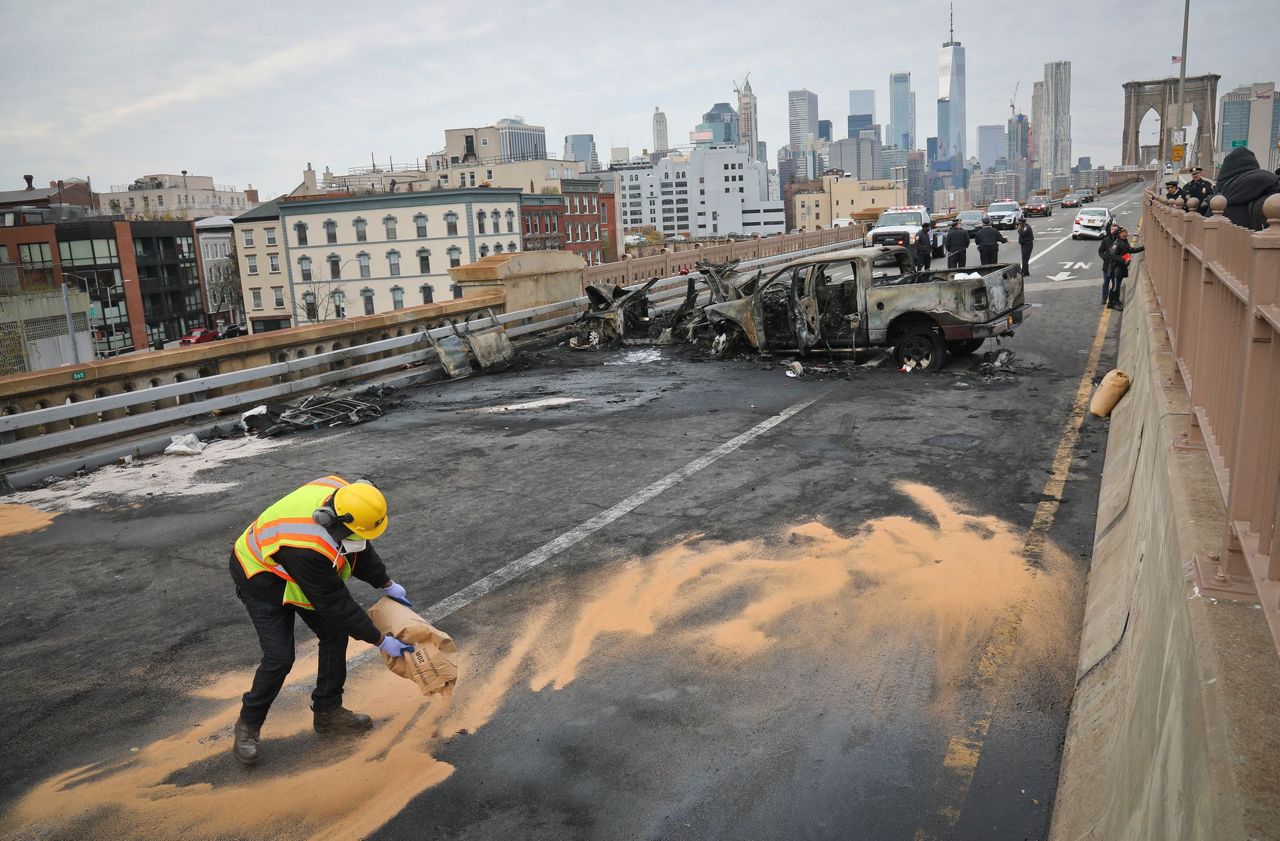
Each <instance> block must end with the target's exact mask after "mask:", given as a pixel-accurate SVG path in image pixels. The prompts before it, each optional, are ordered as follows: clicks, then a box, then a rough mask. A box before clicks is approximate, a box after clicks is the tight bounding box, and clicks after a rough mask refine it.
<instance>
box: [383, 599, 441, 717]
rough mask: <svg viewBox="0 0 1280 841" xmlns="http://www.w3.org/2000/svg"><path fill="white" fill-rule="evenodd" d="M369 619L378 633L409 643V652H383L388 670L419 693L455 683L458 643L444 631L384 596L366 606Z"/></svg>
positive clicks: (437, 692)
mask: <svg viewBox="0 0 1280 841" xmlns="http://www.w3.org/2000/svg"><path fill="white" fill-rule="evenodd" d="M369 618H370V619H372V620H373V624H374V625H376V626H377V628H378V630H379V631H381V632H382V633H384V634H389V635H390V636H393V637H395V638H396V639H398V640H400V641H401V642H407V643H409V644H410V645H412V646H413V652H412V653H408V654H405V655H404V656H402V657H388V656H387V655H386V654H385V653H384V654H383V655H382V659H383V660H384V661H385V662H386V664H387V668H389V669H390V670H391V671H393V672H395V673H396V674H398V675H400V677H405V678H409V679H410V680H412V681H413V682H415V683H416V684H418V688H419V689H421V690H422V694H423V695H438V694H440V693H441V692H444V691H445V690H446V689H449V688H450V687H452V686H453V685H454V684H455V683H457V682H458V656H457V655H458V646H457V645H456V644H455V643H454V641H453V638H452V637H450V636H449V635H448V634H446V633H445V632H443V631H441V630H438V629H436V628H435V627H433V626H432V625H431V623H430V622H428V621H427V620H425V619H423V618H422V617H421V616H419V615H418V614H416V613H414V612H413V610H411V609H410V608H407V607H405V606H404V605H402V604H400V602H398V601H396V600H395V599H391V598H388V597H386V596H383V597H382V598H381V599H378V603H377V604H375V605H374V606H373V607H371V608H369Z"/></svg>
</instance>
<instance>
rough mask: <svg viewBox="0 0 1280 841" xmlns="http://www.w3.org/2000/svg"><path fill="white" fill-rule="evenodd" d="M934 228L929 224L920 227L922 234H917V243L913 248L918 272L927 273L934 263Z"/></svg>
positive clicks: (913, 244)
mask: <svg viewBox="0 0 1280 841" xmlns="http://www.w3.org/2000/svg"><path fill="white" fill-rule="evenodd" d="M932 233H933V228H932V227H931V226H930V224H929V223H928V222H925V223H924V224H923V225H921V226H920V233H918V234H916V239H915V242H913V243H912V244H911V246H912V256H913V257H915V262H916V271H920V272H927V271H929V265H930V264H931V263H932V262H933V236H932Z"/></svg>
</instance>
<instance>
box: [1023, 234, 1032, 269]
mask: <svg viewBox="0 0 1280 841" xmlns="http://www.w3.org/2000/svg"><path fill="white" fill-rule="evenodd" d="M1032 245H1033V243H1030V242H1028V243H1024V244H1023V246H1022V276H1023V277H1026V276H1027V275H1029V274H1031V248H1032Z"/></svg>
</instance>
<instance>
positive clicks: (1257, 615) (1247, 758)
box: [1050, 270, 1280, 841]
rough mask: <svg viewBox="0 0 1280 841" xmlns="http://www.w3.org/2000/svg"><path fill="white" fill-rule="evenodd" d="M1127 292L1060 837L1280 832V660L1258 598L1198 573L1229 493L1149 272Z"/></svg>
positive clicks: (1066, 756)
mask: <svg viewBox="0 0 1280 841" xmlns="http://www.w3.org/2000/svg"><path fill="white" fill-rule="evenodd" d="M1126 300H1127V301H1128V302H1129V305H1128V307H1127V308H1126V310H1125V315H1124V321H1123V324H1122V327H1121V338H1120V354H1119V363H1118V367H1120V368H1121V369H1122V370H1124V371H1125V372H1126V373H1128V374H1129V375H1130V376H1131V377H1132V378H1133V387H1132V389H1131V390H1130V392H1129V394H1128V395H1127V396H1126V397H1125V398H1124V399H1123V400H1122V401H1121V402H1120V405H1119V406H1118V407H1117V409H1116V411H1115V412H1114V414H1113V415H1112V419H1111V421H1110V423H1111V431H1110V437H1109V441H1108V445H1107V456H1106V464H1105V468H1104V471H1103V478H1102V490H1101V495H1100V499H1099V504H1098V522H1097V531H1096V533H1095V539H1094V553H1093V562H1092V568H1091V570H1090V573H1089V584H1088V587H1089V592H1088V598H1087V600H1086V604H1085V617H1084V627H1083V630H1082V636H1081V646H1080V660H1079V665H1078V671H1077V685H1076V693H1075V697H1074V699H1073V701H1072V707H1071V717H1070V722H1069V724H1068V728H1067V736H1066V745H1065V748H1064V753H1063V762H1062V772H1061V776H1060V778H1059V784H1058V796H1057V802H1056V804H1055V807H1054V815H1053V824H1052V828H1051V831H1050V838H1051V839H1054V841H1077V840H1078V839H1086V838H1088V839H1107V841H1110V840H1111V839H1125V841H1132V839H1151V840H1152V841H1157V839H1159V840H1160V841H1164V840H1165V839H1169V841H1172V839H1228V838H1231V839H1235V838H1250V839H1262V838H1280V797H1277V791H1278V790H1280V661H1278V660H1277V658H1276V656H1275V649H1274V647H1273V645H1272V642H1271V637H1270V634H1269V632H1268V629H1267V627H1266V623H1265V622H1264V621H1263V617H1262V615H1261V611H1259V610H1258V609H1257V606H1256V605H1250V604H1245V603H1241V602H1233V601H1225V600H1223V601H1218V600H1214V599H1209V598H1205V597H1203V596H1201V595H1200V594H1199V592H1198V590H1197V588H1196V587H1195V584H1194V580H1193V578H1192V576H1191V575H1190V574H1189V568H1190V564H1191V561H1192V558H1193V556H1194V555H1195V554H1197V553H1208V552H1214V551H1217V550H1218V548H1219V547H1220V546H1221V543H1222V529H1223V527H1224V508H1223V503H1222V497H1221V494H1220V493H1219V490H1218V485H1217V481H1216V479H1215V476H1214V472H1213V466H1212V464H1211V463H1210V460H1209V457H1208V454H1207V451H1206V450H1205V449H1204V447H1203V445H1200V444H1197V443H1196V442H1195V438H1194V436H1193V435H1192V434H1191V433H1192V429H1191V422H1190V419H1191V407H1190V405H1189V400H1188V397H1187V393H1186V390H1185V388H1183V386H1182V385H1181V381H1180V380H1179V379H1177V378H1176V377H1175V373H1174V367H1175V366H1174V360H1173V355H1172V353H1171V350H1170V348H1169V346H1168V344H1167V342H1166V340H1165V331H1164V326H1163V324H1162V322H1161V316H1160V311H1159V308H1158V307H1157V306H1156V304H1155V302H1154V295H1153V292H1152V290H1151V288H1150V286H1149V281H1148V279H1147V277H1146V272H1145V270H1144V271H1141V272H1139V273H1138V275H1137V276H1136V277H1135V278H1134V279H1133V280H1132V281H1131V282H1130V288H1129V290H1127V295H1126ZM1092 422H1095V423H1100V422H1102V421H1096V420H1095V421H1092Z"/></svg>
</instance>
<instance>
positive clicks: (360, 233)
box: [351, 219, 369, 242]
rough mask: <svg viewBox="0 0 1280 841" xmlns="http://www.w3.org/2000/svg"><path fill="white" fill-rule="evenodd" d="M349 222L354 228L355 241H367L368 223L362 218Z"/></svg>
mask: <svg viewBox="0 0 1280 841" xmlns="http://www.w3.org/2000/svg"><path fill="white" fill-rule="evenodd" d="M351 224H353V225H355V228H356V242H368V241H369V223H368V222H366V221H365V220H363V219H357V220H355V221H354V222H352V223H351Z"/></svg>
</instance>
